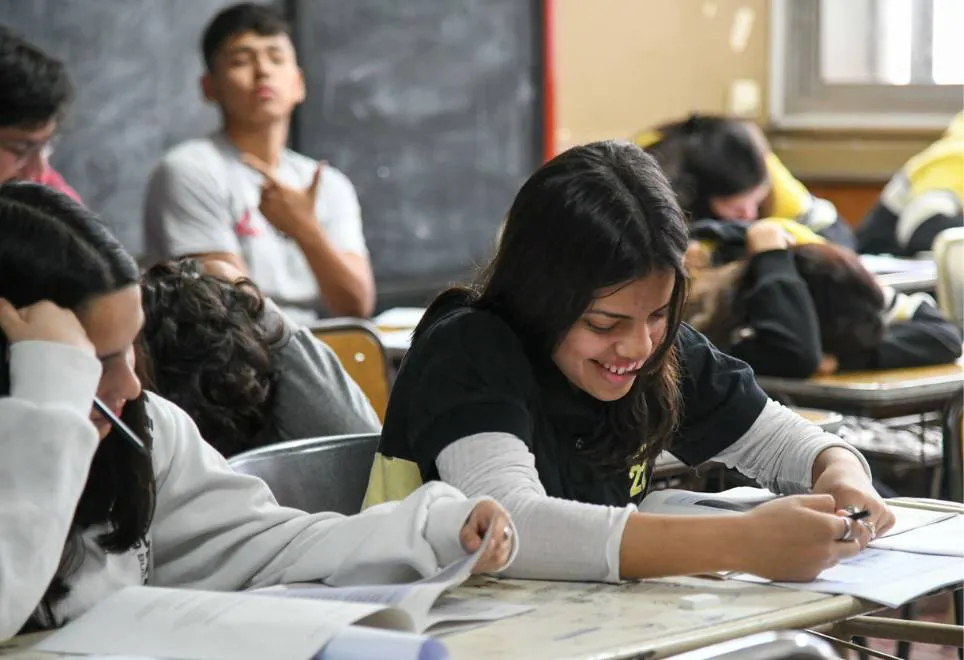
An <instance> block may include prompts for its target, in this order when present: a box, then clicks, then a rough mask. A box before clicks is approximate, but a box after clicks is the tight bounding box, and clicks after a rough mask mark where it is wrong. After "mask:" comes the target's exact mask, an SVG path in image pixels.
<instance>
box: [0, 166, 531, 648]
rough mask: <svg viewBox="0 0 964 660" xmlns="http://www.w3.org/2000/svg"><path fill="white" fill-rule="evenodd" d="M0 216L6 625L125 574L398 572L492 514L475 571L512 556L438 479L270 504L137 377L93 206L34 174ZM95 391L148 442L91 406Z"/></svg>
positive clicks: (160, 578) (476, 533)
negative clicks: (355, 498) (332, 508)
mask: <svg viewBox="0 0 964 660" xmlns="http://www.w3.org/2000/svg"><path fill="white" fill-rule="evenodd" d="M0 232H2V236H3V240H2V241H0V329H2V331H3V332H2V335H0V336H2V337H3V338H4V339H2V340H0V397H2V398H0V585H2V586H0V640H4V639H6V638H8V637H10V636H12V635H14V634H16V633H17V632H18V631H20V630H26V629H35V628H48V627H53V626H58V625H61V624H62V623H64V622H65V621H67V620H69V619H72V618H74V617H76V616H78V615H79V614H81V613H82V612H84V611H85V610H87V609H88V608H90V607H91V606H93V605H94V604H95V603H97V602H98V601H100V600H102V599H103V598H105V597H106V596H108V595H110V594H111V593H112V592H114V591H117V590H119V589H121V588H123V587H125V586H129V585H132V584H141V583H147V584H151V585H156V586H168V587H183V588H200V589H209V590H240V589H246V588H249V587H259V586H267V585H272V584H278V583H286V582H300V581H317V580H323V581H325V582H328V583H330V584H353V583H354V584H357V583H382V584H384V583H388V582H402V581H410V580H412V579H415V578H418V577H419V576H424V575H428V574H432V573H434V572H436V571H437V570H438V569H439V568H440V567H441V566H444V565H446V564H448V563H449V562H450V561H452V560H455V559H458V558H461V557H463V556H465V553H466V552H467V551H471V550H474V549H477V548H478V546H479V544H480V543H481V541H482V538H483V535H484V534H485V532H486V530H487V529H489V528H490V527H492V528H493V529H494V530H495V532H496V533H495V534H494V535H493V539H494V540H492V541H490V546H489V547H488V548H487V549H486V550H485V552H484V553H483V556H482V559H481V560H480V561H479V562H478V563H477V564H476V566H475V567H474V570H475V571H477V572H479V571H493V570H498V569H500V568H501V567H503V566H504V565H505V564H506V562H507V561H508V560H509V559H510V553H511V551H512V550H511V549H512V546H513V543H512V539H513V538H514V533H513V529H512V527H511V522H510V521H509V518H508V517H507V516H506V514H505V512H504V511H503V509H502V508H501V507H500V506H499V505H497V504H496V503H495V502H493V501H491V500H480V499H475V500H466V499H465V497H464V496H463V495H462V494H461V493H459V492H458V491H457V490H455V489H454V488H453V487H451V486H449V485H446V484H438V483H437V484H427V485H426V486H425V487H423V488H421V489H420V490H418V492H415V493H413V494H412V495H411V496H410V497H408V498H406V499H405V500H404V501H402V502H399V503H397V504H392V505H389V506H387V507H381V508H379V509H377V510H374V511H371V512H370V513H369V512H366V513H365V514H362V515H357V516H350V517H345V516H341V515H338V514H333V513H317V514H313V515H309V514H307V513H304V512H301V511H296V510H294V509H287V508H283V507H280V506H278V504H277V503H276V502H275V501H274V498H273V497H272V496H271V493H270V491H269V490H268V488H267V486H265V484H264V482H262V481H260V480H259V479H256V478H253V477H249V476H245V475H241V474H236V473H234V472H232V471H231V469H230V468H229V467H228V466H227V464H226V462H225V461H224V459H223V458H222V457H221V456H220V455H219V454H218V453H217V452H216V451H214V449H212V448H211V447H210V446H209V445H207V444H206V443H205V442H204V441H203V440H202V439H201V436H200V435H199V434H198V430H197V427H196V426H195V425H194V423H193V422H192V421H191V419H190V418H189V417H188V416H187V415H186V414H185V413H184V412H183V411H182V410H181V409H179V408H178V407H176V406H175V405H174V404H172V403H170V402H168V401H166V400H164V399H162V398H161V397H159V396H157V395H155V394H151V393H146V392H144V391H143V390H142V389H141V385H140V382H139V381H138V379H137V377H136V376H135V373H134V352H133V344H134V341H135V338H136V336H137V334H138V333H139V332H140V329H141V324H142V320H143V316H142V313H141V300H140V298H141V296H140V287H139V286H138V275H139V273H138V269H137V265H136V263H135V262H134V260H133V258H132V257H131V256H130V255H128V254H127V253H126V252H125V251H124V249H123V248H122V247H121V245H120V243H119V242H118V241H117V240H116V239H115V238H114V237H113V236H112V235H110V233H109V232H108V231H107V230H106V229H105V227H104V225H103V224H102V222H101V221H100V220H99V219H98V218H97V217H95V216H94V215H92V214H91V213H90V212H88V211H86V210H85V209H83V208H82V207H81V206H79V205H78V204H76V203H74V202H72V201H71V200H70V199H68V198H67V197H66V196H64V195H61V194H59V193H57V192H54V191H53V190H50V189H49V188H46V187H44V186H40V185H37V184H5V185H2V186H0ZM95 396H96V398H97V399H98V400H100V401H103V402H105V403H106V409H105V410H107V409H109V410H111V411H112V413H113V416H115V417H118V418H120V420H121V421H122V422H123V424H124V425H126V427H129V428H130V429H132V430H133V431H134V434H136V435H137V436H139V438H140V440H141V441H142V443H143V444H142V445H138V444H137V443H135V442H134V441H128V440H129V438H130V436H128V435H126V434H125V433H124V429H123V427H122V426H119V425H115V424H112V423H111V422H110V421H108V419H109V418H110V417H111V413H107V414H106V415H102V414H101V413H92V411H91V405H92V402H94V401H95ZM144 445H146V448H147V449H146V450H145V448H144Z"/></svg>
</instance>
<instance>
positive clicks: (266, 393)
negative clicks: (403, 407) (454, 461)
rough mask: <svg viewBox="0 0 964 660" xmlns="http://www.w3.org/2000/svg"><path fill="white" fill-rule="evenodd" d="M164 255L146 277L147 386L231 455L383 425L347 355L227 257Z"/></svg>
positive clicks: (143, 339)
mask: <svg viewBox="0 0 964 660" xmlns="http://www.w3.org/2000/svg"><path fill="white" fill-rule="evenodd" d="M207 269H208V271H211V270H212V269H216V271H215V272H217V273H218V274H217V275H215V274H211V272H206V271H205V266H202V264H201V263H200V262H199V261H197V260H195V259H184V260H181V261H174V262H170V263H163V264H158V265H156V266H154V267H153V268H151V269H149V270H148V271H147V272H146V273H145V274H144V275H143V277H142V278H141V291H142V294H143V307H144V329H143V331H142V333H141V341H140V346H139V348H140V349H141V352H142V354H143V358H144V359H143V360H141V361H140V362H139V363H138V364H139V370H140V373H141V376H142V380H143V381H144V385H145V387H147V388H148V389H150V390H153V391H155V392H157V393H158V394H160V395H161V396H163V397H165V398H167V399H170V400H171V401H173V402H174V403H176V404H177V405H178V406H180V407H181V408H182V409H184V410H185V411H186V412H187V413H188V414H189V415H190V416H191V418H192V419H193V420H194V421H195V422H196V423H197V425H198V428H199V429H200V431H201V435H202V436H204V439H205V440H207V441H208V442H209V443H211V445H213V446H214V448H215V449H217V450H218V451H220V452H221V453H222V454H224V455H225V456H233V455H234V454H238V453H241V452H242V451H245V450H247V449H252V448H254V447H260V446H263V445H267V444H273V443H276V442H282V441H285V440H298V439H301V438H315V437H320V436H326V435H341V434H345V433H366V432H371V431H378V430H379V429H380V428H381V424H380V423H379V421H378V416H377V415H376V414H375V411H374V410H373V409H372V407H371V404H370V403H369V401H368V399H367V398H366V397H365V395H364V393H362V391H361V389H360V388H359V387H358V385H357V384H356V383H355V381H354V380H352V378H351V376H349V375H348V373H346V372H345V370H344V368H343V367H342V365H341V362H339V360H338V357H337V356H336V355H335V354H334V352H333V351H332V350H331V349H330V348H328V346H326V345H325V344H324V343H323V342H321V341H320V340H318V339H316V338H315V337H314V336H313V335H312V334H311V332H310V331H309V330H308V329H307V328H303V327H298V326H296V325H294V324H293V323H292V322H291V321H290V320H289V319H288V318H287V317H286V316H285V315H284V314H283V313H282V312H281V310H279V309H278V307H277V306H276V305H275V304H274V303H273V302H271V301H270V300H268V299H265V298H264V297H263V296H262V295H261V292H260V291H259V290H258V288H257V286H256V285H255V284H254V282H252V281H251V280H250V279H248V278H246V277H244V276H243V275H242V274H241V273H240V272H239V271H237V270H236V269H234V268H233V267H232V266H230V265H228V264H225V263H223V262H216V264H214V263H212V264H211V265H208V266H207Z"/></svg>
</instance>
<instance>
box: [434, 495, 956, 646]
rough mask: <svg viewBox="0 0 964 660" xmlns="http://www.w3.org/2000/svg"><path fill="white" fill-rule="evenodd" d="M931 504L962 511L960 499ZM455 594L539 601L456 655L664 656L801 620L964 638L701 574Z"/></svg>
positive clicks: (491, 586)
mask: <svg viewBox="0 0 964 660" xmlns="http://www.w3.org/2000/svg"><path fill="white" fill-rule="evenodd" d="M894 503H895V504H898V501H896V500H895V501H894ZM930 506H935V507H937V508H940V509H941V510H944V509H945V508H946V509H947V510H948V511H957V510H958V509H956V508H954V505H952V504H949V505H945V504H942V503H931V504H930ZM694 594H713V595H716V596H718V597H719V599H720V605H719V606H714V607H710V608H706V609H695V610H688V609H684V608H682V607H681V604H682V599H683V598H684V597H685V596H689V595H694ZM455 595H456V596H463V597H469V598H491V599H496V600H499V601H504V602H511V603H529V604H532V605H535V606H536V609H535V610H533V611H532V612H529V613H527V614H524V615H522V616H518V617H514V618H510V619H504V620H502V621H497V622H495V623H492V624H489V625H486V626H483V627H479V628H474V629H470V630H465V631H461V632H455V633H452V634H449V635H444V636H443V638H442V639H443V641H444V642H445V645H446V646H447V647H448V649H449V650H450V652H451V654H452V658H453V659H454V660H461V659H465V660H469V659H472V658H483V657H484V658H505V659H512V658H520V659H521V658H526V659H532V660H537V659H540V658H547V659H548V658H570V659H573V660H575V659H579V658H593V659H595V660H599V659H603V658H606V659H615V658H647V659H648V658H665V657H667V656H671V655H675V654H678V653H683V652H685V651H689V650H692V649H697V648H702V647H704V646H708V645H710V644H715V643H718V642H722V641H727V640H731V639H737V638H740V637H744V636H747V635H752V634H755V633H759V632H769V631H774V630H786V629H802V628H818V629H821V630H829V631H832V632H834V633H838V632H839V633H840V634H841V635H844V636H846V637H850V636H852V635H857V634H859V631H861V630H863V629H864V628H865V627H866V626H871V627H873V629H874V635H875V636H877V637H885V638H891V639H909V640H910V641H917V642H927V643H946V644H951V645H953V644H957V645H960V640H961V638H962V632H964V631H962V629H961V628H960V627H959V626H935V625H934V624H928V623H920V622H914V621H902V620H897V619H886V618H877V617H875V618H874V619H873V620H869V619H868V618H866V617H862V616H861V615H866V614H869V613H872V612H875V611H878V610H881V609H883V608H882V607H881V606H879V605H876V604H874V603H869V602H867V601H862V600H860V599H857V598H854V597H852V596H834V595H828V594H817V593H812V592H804V591H795V590H792V589H783V588H779V587H773V586H770V585H765V584H750V583H739V582H736V581H724V580H716V579H711V578H701V577H679V578H669V579H664V580H646V581H641V582H626V583H623V584H618V585H612V584H598V583H582V582H542V581H534V580H497V579H493V578H483V577H476V578H473V579H472V580H470V581H469V582H468V583H466V584H465V585H463V586H462V587H459V588H458V589H456V590H455ZM855 617H856V618H855ZM848 621H849V622H852V625H851V626H850V627H849V628H848V627H847V625H846V624H843V625H840V624H841V622H848Z"/></svg>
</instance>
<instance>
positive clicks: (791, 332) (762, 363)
mask: <svg viewBox="0 0 964 660" xmlns="http://www.w3.org/2000/svg"><path fill="white" fill-rule="evenodd" d="M747 268H748V271H747V276H748V279H749V283H750V285H749V288H748V290H747V293H746V295H745V299H744V302H745V305H746V325H745V326H744V327H745V329H744V330H742V331H741V332H739V333H738V335H739V336H738V337H736V338H734V340H733V343H732V344H731V345H730V346H729V347H728V348H725V350H726V351H727V352H728V353H730V354H731V355H733V356H734V357H737V358H739V359H741V360H743V361H745V362H747V363H748V364H750V366H752V367H753V369H754V371H756V373H757V374H758V375H761V376H780V377H786V378H808V377H810V376H812V375H813V373H814V372H815V371H816V370H817V367H818V366H819V365H820V361H821V360H822V358H823V349H822V346H821V343H820V326H819V323H818V319H817V311H816V309H815V307H814V304H813V299H812V298H811V297H810V292H809V291H808V289H807V285H806V283H805V282H804V281H803V278H801V277H800V275H799V274H798V273H797V270H796V268H795V266H794V264H793V258H792V256H791V254H790V253H789V252H788V251H786V250H773V251H770V252H763V253H760V254H757V255H754V256H753V257H752V258H751V259H750V261H749V262H748V265H747ZM890 302H891V307H892V308H894V307H896V306H898V305H901V306H903V307H904V308H906V309H909V310H912V311H910V313H909V315H908V316H907V320H895V321H893V322H891V323H889V324H888V325H887V326H886V328H885V330H884V336H883V339H882V340H881V342H880V343H879V344H878V345H877V346H875V347H873V348H871V349H868V350H865V351H860V352H858V353H853V354H849V355H837V356H835V357H836V358H837V361H838V363H839V367H840V370H841V371H856V370H864V369H897V368H901V367H917V366H925V365H932V364H945V363H948V362H953V361H954V360H956V359H957V358H958V357H960V355H961V342H962V336H961V330H960V328H958V327H956V326H955V325H954V324H953V323H951V322H949V321H947V320H946V319H945V318H944V317H943V315H942V314H941V313H940V311H938V310H937V309H936V308H935V307H934V306H933V304H931V302H929V301H928V300H926V299H925V298H923V297H920V298H916V299H913V300H912V299H909V298H908V297H906V296H903V295H902V294H896V296H895V297H894V298H893V299H892V300H891V301H890ZM889 316H893V314H889ZM898 318H899V317H898Z"/></svg>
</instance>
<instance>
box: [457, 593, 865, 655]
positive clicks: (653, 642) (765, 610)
mask: <svg viewBox="0 0 964 660" xmlns="http://www.w3.org/2000/svg"><path fill="white" fill-rule="evenodd" d="M693 594H714V595H717V596H718V597H719V598H720V602H721V606H719V607H713V608H708V609H704V610H685V609H682V608H681V607H680V602H681V601H680V599H681V598H682V597H683V596H688V595H693ZM453 595H454V596H455V597H460V596H461V597H466V598H474V599H486V598H493V599H498V600H500V601H503V602H513V603H531V604H532V605H535V606H536V609H535V610H533V611H532V612H529V613H527V614H524V615H522V616H518V617H514V618H511V619H504V620H502V621H497V622H495V623H492V624H489V625H487V626H485V627H481V628H474V629H471V630H466V631H461V632H454V633H452V634H449V635H444V636H443V637H442V640H443V642H444V643H445V645H446V647H448V649H449V651H450V652H451V655H452V657H453V658H456V659H460V658H466V659H468V658H479V657H487V658H526V659H527V660H530V659H531V660H538V659H540V658H546V659H549V658H552V659H556V658H593V659H594V660H598V659H601V658H629V657H638V656H645V657H647V658H661V657H666V656H669V655H674V654H676V653H682V652H683V651H687V650H690V649H694V648H700V647H703V646H707V645H709V644H714V643H716V642H720V641H725V640H729V639H734V638H737V637H742V636H745V635H749V634H753V633H756V632H764V631H772V630H780V629H787V628H805V627H809V626H815V625H820V624H825V623H831V622H834V621H839V620H841V619H845V618H849V617H852V616H856V615H858V614H862V613H866V612H869V611H873V610H877V609H880V606H878V605H874V604H871V603H864V602H862V601H860V600H858V599H855V598H852V597H850V596H831V595H827V594H815V593H808V592H803V591H795V590H792V589H783V588H780V587H773V586H770V585H763V584H759V585H757V584H748V583H743V584H739V583H737V582H730V581H725V580H714V579H710V578H697V577H681V578H672V579H666V580H649V581H645V582H627V583H623V584H618V585H613V584H596V583H582V582H539V581H528V580H495V579H492V578H475V579H473V580H472V581H470V582H469V583H467V584H466V585H464V586H462V587H460V588H458V589H456V590H455V591H454V592H453Z"/></svg>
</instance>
